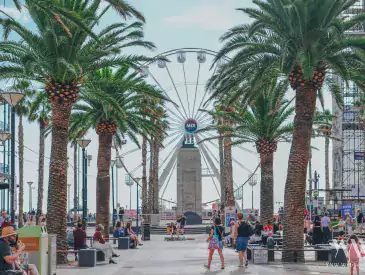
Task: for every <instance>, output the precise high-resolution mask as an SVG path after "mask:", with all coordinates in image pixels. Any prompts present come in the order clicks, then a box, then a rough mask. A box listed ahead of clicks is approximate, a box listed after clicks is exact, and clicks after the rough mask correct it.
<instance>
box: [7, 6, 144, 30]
mask: <svg viewBox="0 0 365 275" xmlns="http://www.w3.org/2000/svg"><path fill="white" fill-rule="evenodd" d="M104 1H105V2H107V3H108V4H110V6H112V7H113V8H114V9H115V10H116V11H117V12H118V13H119V14H120V15H121V16H122V17H123V18H124V19H127V18H131V17H136V18H138V19H139V20H141V21H143V22H145V18H144V16H143V14H142V13H141V12H139V11H138V10H136V9H135V8H134V7H133V6H131V5H130V4H128V3H127V2H125V1H123V0H117V1H115V0H104ZM82 2H83V1H82V0H81V1H80V0H78V1H76V2H74V5H76V6H80V5H81V4H82ZM94 2H95V3H94V5H98V2H100V1H94ZM13 3H14V5H15V6H16V8H17V9H18V10H19V11H21V10H22V5H21V3H20V1H19V0H13ZM24 5H25V6H26V7H27V8H30V7H32V8H35V9H39V10H42V11H44V12H47V13H48V15H49V16H51V17H53V18H54V19H56V20H58V21H59V23H60V24H61V25H62V24H64V22H63V20H64V19H66V20H71V21H72V22H73V23H74V24H76V25H78V26H79V27H81V28H84V29H86V30H88V31H90V30H89V29H88V26H87V25H85V24H84V22H82V21H81V20H80V18H79V16H78V14H77V13H75V12H71V11H69V10H67V9H64V8H63V6H62V4H61V3H57V2H55V1H50V0H26V1H25V3H24ZM108 8H109V7H108Z"/></svg>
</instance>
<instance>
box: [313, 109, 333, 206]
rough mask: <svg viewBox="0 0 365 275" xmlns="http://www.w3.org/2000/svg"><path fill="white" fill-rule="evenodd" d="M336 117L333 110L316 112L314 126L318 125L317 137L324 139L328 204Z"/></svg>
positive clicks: (327, 201)
mask: <svg viewBox="0 0 365 275" xmlns="http://www.w3.org/2000/svg"><path fill="white" fill-rule="evenodd" d="M334 118H335V116H334V115H333V114H332V112H331V110H328V109H325V110H323V111H318V110H316V112H315V119H314V124H316V125H317V127H316V129H315V132H316V134H317V135H319V136H321V137H324V145H325V146H324V155H325V159H324V167H325V189H326V196H325V199H326V204H328V203H329V199H330V191H329V189H330V176H329V146H330V139H331V138H332V137H331V135H332V120H333V119H334Z"/></svg>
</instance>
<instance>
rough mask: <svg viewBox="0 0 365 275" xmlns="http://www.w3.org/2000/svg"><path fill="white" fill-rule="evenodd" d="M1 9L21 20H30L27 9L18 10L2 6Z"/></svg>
mask: <svg viewBox="0 0 365 275" xmlns="http://www.w3.org/2000/svg"><path fill="white" fill-rule="evenodd" d="M1 10H2V11H3V12H5V13H6V14H8V15H10V16H11V17H13V18H14V19H17V20H19V21H21V22H27V21H29V20H30V16H29V13H28V11H27V10H25V9H23V10H22V11H18V10H17V9H16V8H8V7H2V8H1Z"/></svg>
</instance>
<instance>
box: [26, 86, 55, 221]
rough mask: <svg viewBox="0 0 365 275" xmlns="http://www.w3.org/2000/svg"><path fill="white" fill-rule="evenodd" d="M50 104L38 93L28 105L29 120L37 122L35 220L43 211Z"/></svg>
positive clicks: (43, 95)
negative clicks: (37, 147)
mask: <svg viewBox="0 0 365 275" xmlns="http://www.w3.org/2000/svg"><path fill="white" fill-rule="evenodd" d="M51 111H52V108H51V104H50V103H49V102H48V100H47V96H46V94H44V93H38V94H37V95H36V96H35V98H34V100H33V101H32V102H31V104H30V106H29V115H28V119H29V121H37V122H38V124H39V157H38V197H37V216H36V222H37V224H38V219H39V217H40V216H41V215H42V213H43V195H44V194H43V193H44V150H45V147H44V145H45V139H46V128H47V126H48V125H49V122H50V120H51Z"/></svg>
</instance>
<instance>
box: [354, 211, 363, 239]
mask: <svg viewBox="0 0 365 275" xmlns="http://www.w3.org/2000/svg"><path fill="white" fill-rule="evenodd" d="M356 212H357V216H356V222H357V232H358V233H359V234H362V230H363V228H364V215H363V214H362V213H361V211H360V209H358V210H357V211H356Z"/></svg>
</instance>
